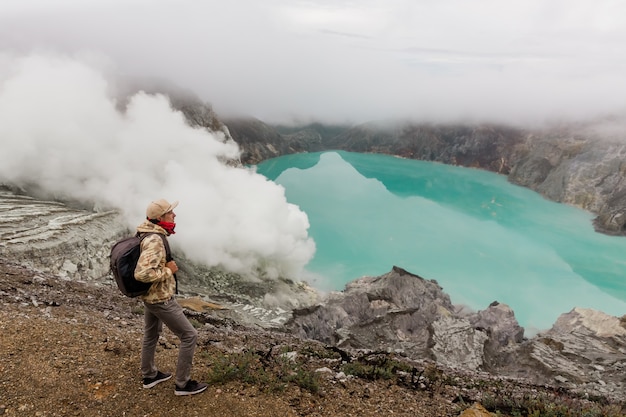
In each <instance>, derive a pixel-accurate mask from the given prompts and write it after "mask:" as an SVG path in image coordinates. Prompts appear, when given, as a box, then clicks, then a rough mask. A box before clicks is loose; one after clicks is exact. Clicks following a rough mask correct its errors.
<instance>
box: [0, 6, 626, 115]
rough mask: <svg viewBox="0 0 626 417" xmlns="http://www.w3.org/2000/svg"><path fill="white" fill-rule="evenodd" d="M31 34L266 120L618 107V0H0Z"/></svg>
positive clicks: (37, 47) (622, 12) (40, 42)
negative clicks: (165, 81)
mask: <svg viewBox="0 0 626 417" xmlns="http://www.w3.org/2000/svg"><path fill="white" fill-rule="evenodd" d="M42 50H43V51H47V52H50V51H54V52H61V53H65V54H71V55H76V54H78V55H80V56H90V57H91V59H95V58H94V57H97V60H98V61H99V62H101V63H102V64H103V65H104V64H105V63H106V67H107V69H108V70H109V71H112V72H115V73H116V74H119V75H131V76H136V77H137V76H138V77H150V78H155V77H156V78H162V79H166V80H169V81H171V82H173V83H175V84H176V85H179V86H181V87H183V88H186V89H189V90H192V91H194V92H195V93H197V94H198V95H199V96H200V97H201V98H202V99H203V100H206V101H208V102H210V103H211V104H212V105H213V107H214V108H215V110H216V111H218V113H220V114H223V115H226V114H229V113H231V112H234V111H236V112H240V113H243V114H247V115H251V116H254V117H258V118H260V119H262V120H265V121H268V122H275V121H285V120H290V119H293V118H298V119H300V120H306V119H309V118H314V119H321V120H325V121H335V122H336V121H339V122H342V121H349V122H362V121H367V120H371V119H381V118H395V117H414V118H420V119H436V120H439V119H455V118H465V117H475V118H482V119H492V120H503V121H512V122H525V121H538V120H543V119H546V118H555V117H566V118H575V119H581V118H588V117H595V116H597V115H600V114H605V113H610V112H613V113H614V112H619V113H621V114H623V113H625V112H626V80H625V76H626V75H625V74H626V2H624V1H620V0H584V1H581V0H512V1H508V0H472V1H469V0H437V1H434V0H361V1H342V0H328V1H326V0H310V1H296V0H264V1H258V0H231V1H224V0H220V1H213V0H2V1H1V2H0V53H4V54H12V55H21V54H25V53H30V52H32V51H42Z"/></svg>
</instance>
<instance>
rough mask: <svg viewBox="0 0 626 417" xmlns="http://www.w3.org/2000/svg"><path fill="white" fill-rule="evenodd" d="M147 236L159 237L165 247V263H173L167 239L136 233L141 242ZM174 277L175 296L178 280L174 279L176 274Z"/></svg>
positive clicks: (162, 236) (153, 233)
mask: <svg viewBox="0 0 626 417" xmlns="http://www.w3.org/2000/svg"><path fill="white" fill-rule="evenodd" d="M149 235H159V236H160V237H161V240H162V241H163V246H165V263H168V262H169V261H173V260H174V258H172V251H171V250H170V243H169V242H168V241H167V237H166V236H165V235H164V234H161V233H156V232H146V233H139V232H137V236H139V239H141V240H143V239H144V238H145V237H146V236H149ZM173 275H174V281H175V282H176V294H178V278H176V274H173Z"/></svg>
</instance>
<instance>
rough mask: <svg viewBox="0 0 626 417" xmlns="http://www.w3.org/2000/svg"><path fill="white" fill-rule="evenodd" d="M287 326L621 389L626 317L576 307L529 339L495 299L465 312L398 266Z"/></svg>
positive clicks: (591, 389)
mask: <svg viewBox="0 0 626 417" xmlns="http://www.w3.org/2000/svg"><path fill="white" fill-rule="evenodd" d="M285 326H286V328H287V329H289V330H290V331H292V332H294V333H295V334H297V335H300V336H301V337H306V338H311V339H316V340H319V341H322V342H325V343H329V344H332V345H334V346H337V347H339V348H342V349H368V350H374V351H386V352H402V353H403V354H404V355H406V356H407V357H409V358H411V359H415V360H424V359H427V360H432V361H434V362H436V363H437V364H438V365H440V366H444V367H448V368H454V369H462V370H471V371H487V372H490V373H492V374H496V375H501V376H508V377H514V378H524V379H526V380H529V381H531V382H532V383H534V384H548V385H552V386H562V387H566V388H568V389H574V390H578V391H580V392H586V393H596V394H598V395H605V396H607V395H608V396H614V397H618V398H622V397H623V396H624V381H623V377H622V376H623V373H624V367H626V328H625V327H626V324H625V323H624V320H623V319H618V318H616V317H612V316H608V315H606V314H604V313H601V312H598V311H594V310H585V309H574V310H572V311H571V312H569V313H567V314H564V315H562V316H561V317H560V318H559V320H558V321H557V322H556V323H555V324H554V326H553V327H552V328H551V329H550V330H549V331H548V332H546V333H544V334H539V335H537V336H535V337H533V338H531V339H525V338H524V336H523V334H524V329H523V328H522V327H520V326H519V324H518V323H517V320H516V319H515V315H514V312H513V311H512V310H511V309H510V308H509V307H508V306H507V305H505V304H501V303H498V302H494V303H492V304H491V305H489V306H488V307H487V308H486V309H485V310H482V311H478V312H471V313H467V312H462V311H461V310H460V309H458V308H456V307H455V306H453V305H452V304H451V303H450V299H449V297H448V295H447V294H446V293H445V292H443V289H442V288H441V287H440V286H439V285H438V284H437V282H436V281H432V280H425V279H423V278H421V277H419V276H417V275H414V274H411V273H409V272H407V271H405V270H403V269H401V268H398V267H394V268H393V269H392V271H390V272H389V273H387V274H385V275H382V276H380V277H365V278H361V279H359V280H356V281H354V282H351V283H350V284H349V285H347V286H346V288H345V290H344V291H343V292H340V293H332V294H330V295H329V296H328V298H327V299H326V300H324V302H322V303H320V304H318V305H316V306H314V307H310V308H306V309H299V310H294V312H293V317H292V318H291V320H289V321H288V322H287V323H286V325H285Z"/></svg>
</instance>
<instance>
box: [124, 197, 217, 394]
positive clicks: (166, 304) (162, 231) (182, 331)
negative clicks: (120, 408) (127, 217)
mask: <svg viewBox="0 0 626 417" xmlns="http://www.w3.org/2000/svg"><path fill="white" fill-rule="evenodd" d="M177 205H178V201H175V202H174V203H171V204H170V203H169V202H168V201H167V200H163V199H161V200H156V201H153V202H151V203H150V204H149V205H148V208H147V209H146V220H145V221H144V222H143V223H142V224H140V225H139V226H138V227H137V232H138V233H140V234H144V233H151V234H150V235H148V236H146V237H145V238H144V239H143V240H142V241H141V255H139V260H138V262H137V268H135V279H136V280H137V281H142V282H150V283H152V285H151V286H150V289H149V290H148V292H147V293H146V294H144V295H142V296H141V299H142V300H143V304H144V308H145V313H144V335H143V345H142V347H141V373H142V376H143V387H144V388H152V387H154V386H155V385H157V384H158V383H160V382H163V381H167V380H168V379H170V378H171V377H172V374H171V373H165V372H161V371H159V370H158V369H157V366H156V364H155V361H154V354H155V352H156V345H157V342H158V340H159V336H160V334H161V332H162V331H163V323H165V325H166V326H167V327H168V328H169V329H170V330H171V331H172V332H173V333H174V334H175V335H176V336H178V338H179V339H180V348H179V351H178V363H177V365H176V379H175V390H174V393H175V394H176V395H192V394H198V393H200V392H202V391H204V390H205V389H207V384H204V383H202V382H197V381H194V380H192V379H191V365H192V362H193V355H194V352H195V350H196V340H197V339H198V331H197V330H196V329H195V328H194V327H193V326H192V325H191V323H190V322H189V320H188V319H187V317H186V316H185V314H184V313H183V308H182V307H181V306H180V304H178V302H177V301H176V298H175V294H176V277H175V275H174V274H175V273H176V271H178V266H176V262H174V260H172V259H166V258H167V256H168V254H169V244H168V243H167V237H166V236H170V235H173V234H174V228H175V227H176V223H175V222H174V220H175V218H176V214H175V213H174V211H173V210H174V209H175V208H176V206H177ZM159 235H163V236H159ZM166 245H167V246H168V247H167V249H166ZM170 258H171V257H170Z"/></svg>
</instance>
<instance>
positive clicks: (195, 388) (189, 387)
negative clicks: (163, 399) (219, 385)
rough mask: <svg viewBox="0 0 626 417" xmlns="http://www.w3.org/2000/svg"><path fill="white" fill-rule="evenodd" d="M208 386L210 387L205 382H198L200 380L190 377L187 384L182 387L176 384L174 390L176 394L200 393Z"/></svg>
mask: <svg viewBox="0 0 626 417" xmlns="http://www.w3.org/2000/svg"><path fill="white" fill-rule="evenodd" d="M207 387H208V385H207V384H205V383H204V382H198V381H194V380H193V379H190V380H189V381H187V383H186V384H185V386H184V387H182V388H179V387H178V385H176V389H175V390H174V394H176V395H193V394H199V393H201V392H202V391H204V390H205V389H207Z"/></svg>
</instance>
